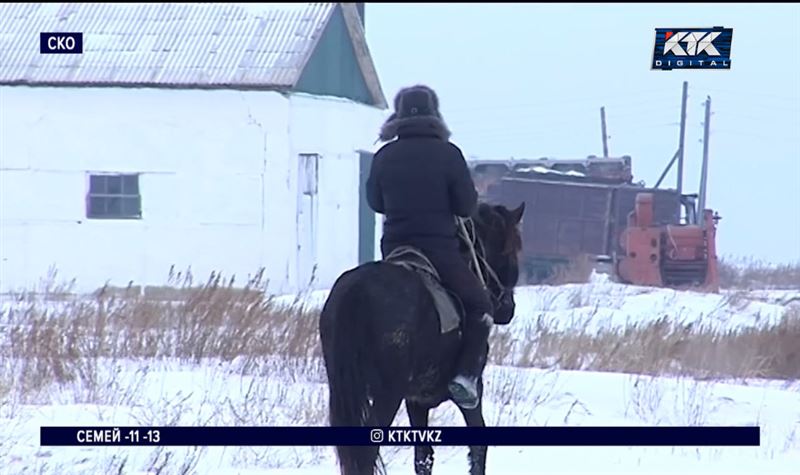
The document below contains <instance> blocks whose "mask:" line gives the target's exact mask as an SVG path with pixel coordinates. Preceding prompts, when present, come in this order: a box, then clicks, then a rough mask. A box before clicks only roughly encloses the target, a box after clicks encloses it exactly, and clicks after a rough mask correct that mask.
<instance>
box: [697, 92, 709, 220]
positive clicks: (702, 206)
mask: <svg viewBox="0 0 800 475" xmlns="http://www.w3.org/2000/svg"><path fill="white" fill-rule="evenodd" d="M710 134H711V96H707V97H706V120H705V122H703V165H702V167H703V168H702V169H701V170H700V197H699V202H698V204H697V213H696V216H697V220H698V221H699V224H700V225H701V226H705V219H704V215H705V212H706V181H707V180H708V136H709V135H710Z"/></svg>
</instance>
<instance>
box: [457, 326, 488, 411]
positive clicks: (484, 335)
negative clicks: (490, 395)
mask: <svg viewBox="0 0 800 475" xmlns="http://www.w3.org/2000/svg"><path fill="white" fill-rule="evenodd" d="M465 320H466V321H465V323H464V332H463V333H464V338H463V341H462V348H461V355H460V358H459V362H458V366H457V367H456V376H455V377H454V378H453V379H452V381H450V384H449V385H448V389H449V390H450V396H451V398H452V399H453V402H455V403H456V404H458V405H459V406H460V407H462V408H464V409H475V408H476V407H478V403H479V402H480V394H478V379H479V378H480V376H481V374H482V373H483V368H484V367H485V366H486V358H487V356H488V340H489V332H490V331H491V328H492V323H493V320H492V317H491V315H489V314H483V316H481V317H473V318H466V319H465Z"/></svg>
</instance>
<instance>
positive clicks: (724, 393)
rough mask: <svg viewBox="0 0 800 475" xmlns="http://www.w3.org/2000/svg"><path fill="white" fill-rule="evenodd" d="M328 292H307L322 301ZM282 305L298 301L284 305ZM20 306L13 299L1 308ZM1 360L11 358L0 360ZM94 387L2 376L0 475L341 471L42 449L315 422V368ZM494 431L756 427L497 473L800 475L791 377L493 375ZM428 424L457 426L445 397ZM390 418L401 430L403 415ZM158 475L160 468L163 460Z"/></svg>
mask: <svg viewBox="0 0 800 475" xmlns="http://www.w3.org/2000/svg"><path fill="white" fill-rule="evenodd" d="M798 294H800V293H798V292H794V293H792V292H788V291H787V292H777V291H776V292H766V291H763V292H758V293H752V294H750V293H748V294H741V293H734V292H731V293H722V294H720V295H711V294H700V293H690V292H675V291H671V290H665V289H652V288H643V287H631V286H624V285H618V284H613V283H610V282H604V281H602V280H597V281H595V282H593V283H592V284H585V285H564V286H558V287H529V288H522V289H519V291H518V293H517V303H518V317H517V319H516V320H515V321H514V322H513V323H512V325H510V326H508V327H506V328H504V329H503V330H502V331H504V332H509V333H512V334H514V335H517V336H518V337H519V338H522V337H523V336H524V335H525V334H526V332H527V331H529V330H530V328H529V327H530V326H532V325H535V324H536V322H537V321H538V322H540V323H539V324H541V322H545V323H546V325H548V326H550V327H551V328H569V327H575V326H581V327H585V328H587V329H593V330H599V329H603V328H612V327H619V328H624V327H626V326H630V325H633V324H642V323H647V322H649V321H653V320H655V319H658V318H661V317H663V316H665V315H666V316H668V317H669V319H671V320H679V321H683V322H686V323H688V322H696V324H698V325H710V326H714V327H717V328H727V329H730V328H736V327H742V326H758V325H762V324H766V323H769V322H773V323H774V322H776V321H778V320H779V319H780V318H781V316H782V315H783V313H784V311H785V310H786V306H787V305H794V304H793V303H789V302H790V301H792V300H795V301H796V300H797V297H800V295H798ZM325 296H326V293H325V292H314V293H311V294H310V295H306V296H304V297H303V298H302V299H300V300H302V302H303V303H305V304H306V305H309V306H319V305H320V304H321V303H322V302H323V301H324V298H325ZM282 300H283V301H285V302H287V303H290V302H291V301H292V300H295V299H294V298H292V297H284V298H282ZM13 307H14V305H13V304H11V303H8V302H6V304H5V306H4V308H5V311H8V309H10V308H13ZM0 364H3V365H9V364H13V362H10V361H2V362H0ZM92 371H93V373H92V374H93V377H92V381H93V382H94V384H92V385H85V384H84V385H78V384H73V385H66V386H62V387H45V388H42V389H41V390H39V391H34V392H33V393H31V392H27V393H26V394H25V397H24V398H22V397H21V394H20V392H19V391H18V390H17V389H15V388H13V387H11V388H4V387H3V386H2V383H1V382H0V474H28V473H30V474H33V473H48V474H49V473H54V474H55V473H58V474H106V473H124V474H145V473H148V474H150V473H165V474H166V473H169V474H172V473H192V474H194V473H197V474H219V475H223V474H224V475H233V474H241V475H245V474H247V475H264V474H272V475H316V474H331V475H332V474H336V473H338V472H337V470H336V465H335V456H334V452H333V449H332V448H329V447H295V448H271V447H205V448H193V447H186V448H183V447H163V448H158V449H152V448H119V447H117V448H113V447H110V448H106V447H93V448H92V447H87V448H84V447H40V446H39V427H40V426H42V425H82V424H85V425H111V426H114V425H117V426H122V425H208V426H215V425H225V426H228V425H262V426H266V425H324V424H325V421H326V408H327V388H326V385H325V375H324V369H323V367H322V365H321V362H320V361H319V360H316V359H293V360H287V359H280V358H271V359H266V360H263V361H259V362H257V364H256V365H255V366H253V365H252V361H244V360H234V361H229V362H224V361H219V360H215V359H214V360H212V359H207V360H203V361H201V362H200V363H196V362H189V361H179V360H165V359H159V360H124V359H116V360H112V359H108V360H100V361H97V364H96V365H95V366H93V370H92ZM486 381H487V383H486V384H487V394H486V410H485V414H486V420H487V423H488V424H490V425H535V426H545V425H551V426H552V425H657V424H662V425H668V424H669V425H758V426H760V427H761V434H762V438H761V442H762V445H761V446H760V447H753V448H700V449H693V448H648V447H645V448H641V447H639V448H636V447H631V448H628V447H620V448H573V447H558V448H536V447H497V448H491V449H490V451H489V458H488V471H489V473H490V474H493V475H505V474H509V475H510V474H535V473H682V474H685V473H725V474H730V473H748V474H756V473H758V474H763V473H781V474H795V475H796V474H798V473H800V468H798V467H800V382H795V383H791V382H785V381H764V380H758V381H746V382H736V383H734V382H725V381H695V380H692V379H688V378H667V377H645V376H638V375H628V374H614V373H597V372H588V371H562V370H539V369H530V368H515V367H498V366H492V367H489V368H488V369H487V372H486ZM431 424H432V425H462V424H463V422H462V420H461V417H460V415H459V413H458V411H457V410H456V409H455V407H454V406H452V405H451V404H445V405H443V406H441V407H440V408H439V409H437V410H436V411H434V412H433V413H432V421H431ZM395 425H400V426H406V425H408V420H407V418H406V416H405V413H404V411H403V410H401V413H400V414H399V415H398V417H397V418H396V420H395ZM383 454H384V456H385V458H386V460H387V462H388V467H389V474H390V475H400V474H411V473H413V470H412V468H411V465H410V461H411V459H412V456H413V450H412V449H411V448H387V449H383ZM162 466H163V467H164V468H163V470H161V471H159V467H162ZM434 473H437V474H441V475H448V474H465V473H467V464H466V448H445V447H442V448H438V449H437V451H436V466H435V468H434Z"/></svg>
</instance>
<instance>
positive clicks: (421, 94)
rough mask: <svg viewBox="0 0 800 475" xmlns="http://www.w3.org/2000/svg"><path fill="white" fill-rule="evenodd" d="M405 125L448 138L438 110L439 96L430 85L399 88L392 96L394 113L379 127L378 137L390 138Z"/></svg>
mask: <svg viewBox="0 0 800 475" xmlns="http://www.w3.org/2000/svg"><path fill="white" fill-rule="evenodd" d="M407 126H411V127H414V128H416V129H417V130H425V131H430V132H434V133H435V134H436V135H437V136H439V137H440V138H441V139H442V140H449V138H450V130H449V129H448V128H447V125H446V124H445V122H444V120H443V119H442V114H441V113H440V112H439V97H438V96H437V95H436V92H434V90H433V89H431V88H430V87H428V86H423V85H416V86H411V87H407V88H404V89H401V90H400V91H399V92H398V93H397V95H396V96H395V97H394V113H392V115H390V116H389V118H388V119H386V122H385V123H384V124H383V126H382V127H381V131H380V135H379V138H380V140H383V141H385V142H386V141H389V140H392V139H393V138H395V137H397V133H398V131H399V129H400V128H401V127H407Z"/></svg>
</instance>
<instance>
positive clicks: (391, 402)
mask: <svg viewBox="0 0 800 475" xmlns="http://www.w3.org/2000/svg"><path fill="white" fill-rule="evenodd" d="M402 401H403V398H402V396H399V395H397V396H396V395H394V394H388V395H387V394H381V395H380V396H378V397H375V398H374V399H373V403H372V411H371V412H372V421H371V425H373V426H376V427H389V426H391V425H392V421H394V416H395V415H397V410H398V409H400V403H401V402H402ZM369 451H370V452H369V454H370V455H369V457H370V460H369V462H370V463H369V464H367V466H371V465H374V462H375V461H378V460H379V459H380V452H379V446H378V445H374V446H371V447H369ZM378 465H379V466H380V467H381V468H380V469H379V470H378V473H384V472H385V470H384V469H383V461H382V460H380V461H379V463H378ZM369 475H372V474H371V473H370V474H369Z"/></svg>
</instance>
